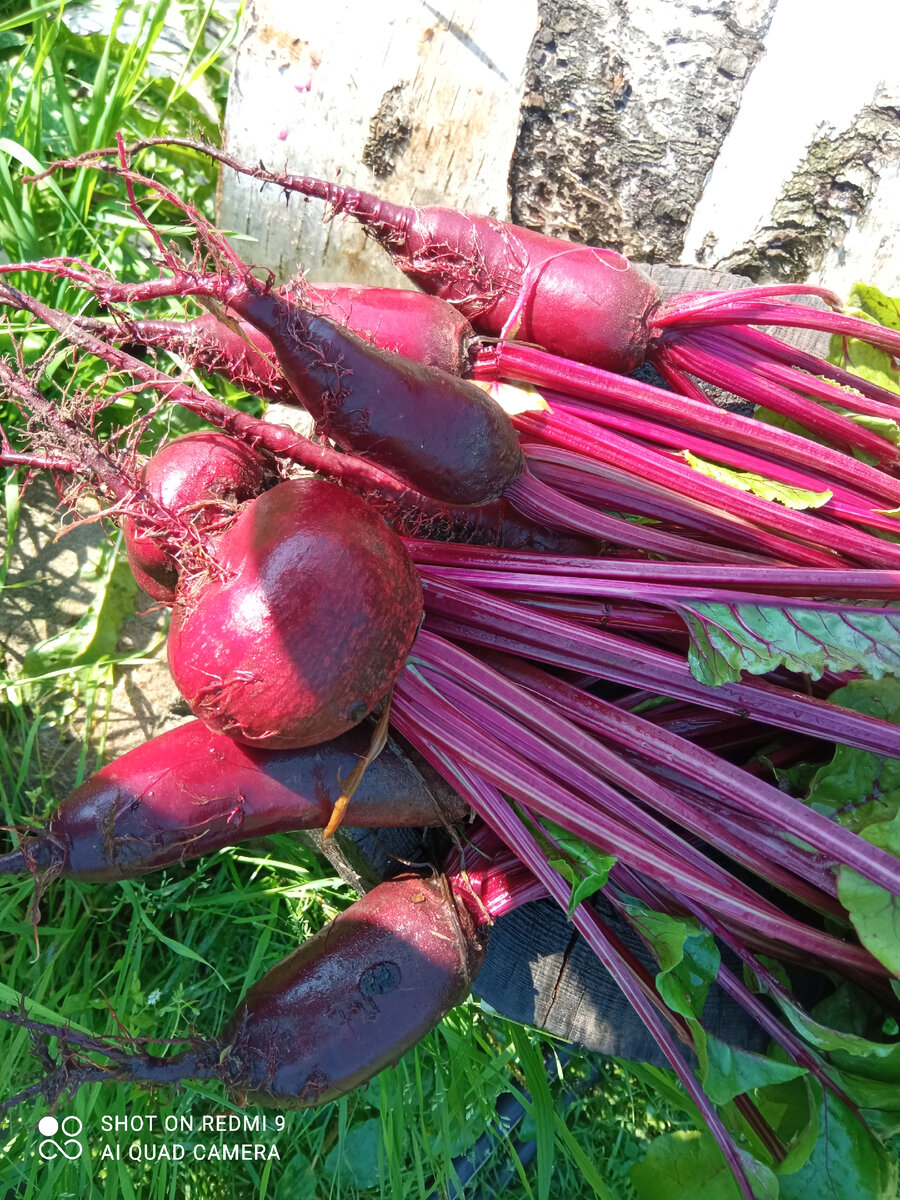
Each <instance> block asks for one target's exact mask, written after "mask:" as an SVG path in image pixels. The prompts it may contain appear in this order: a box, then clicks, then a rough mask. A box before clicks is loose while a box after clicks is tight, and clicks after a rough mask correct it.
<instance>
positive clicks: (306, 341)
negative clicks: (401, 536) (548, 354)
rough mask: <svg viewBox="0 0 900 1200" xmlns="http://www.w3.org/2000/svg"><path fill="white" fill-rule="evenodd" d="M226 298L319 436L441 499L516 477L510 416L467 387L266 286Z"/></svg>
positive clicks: (487, 490)
mask: <svg viewBox="0 0 900 1200" xmlns="http://www.w3.org/2000/svg"><path fill="white" fill-rule="evenodd" d="M197 286H198V288H199V289H200V290H204V291H205V290H208V284H207V283H206V282H202V281H200V280H198V281H197ZM193 288H194V284H193V283H192V284H190V285H183V286H181V289H180V290H181V291H182V294H185V295H187V294H190V291H191V290H192V289H193ZM219 289H220V290H221V291H223V293H224V290H225V289H223V288H222V285H221V284H219ZM227 302H228V306H229V308H230V309H231V310H232V311H233V312H235V313H236V314H237V315H238V316H239V317H242V318H243V319H244V320H245V321H248V322H249V323H250V324H251V325H253V326H254V328H256V329H257V330H259V332H260V333H264V334H265V335H266V337H267V338H268V339H269V340H270V341H271V343H272V345H273V347H274V349H275V352H276V354H277V355H278V361H279V363H280V365H281V369H282V371H283V372H284V374H285V377H286V379H287V380H288V382H289V383H290V385H291V387H292V388H293V389H294V391H295V392H296V393H297V396H298V398H299V399H300V401H301V403H302V404H303V405H304V406H305V407H306V408H307V409H308V410H309V412H310V413H311V414H312V416H313V417H314V418H315V421H316V425H317V427H318V429H319V431H320V433H322V434H323V435H324V436H325V437H328V438H330V439H331V440H332V441H334V442H335V443H336V444H337V445H338V446H340V447H341V448H342V449H344V450H346V451H348V452H349V453H352V454H359V455H362V456H364V457H367V458H371V459H372V460H373V461H374V462H377V463H378V464H379V465H380V466H382V467H384V468H385V469H386V470H388V471H391V472H393V473H394V474H396V475H399V476H400V478H402V479H405V480H408V481H409V482H410V483H412V484H413V486H414V487H416V488H418V489H419V490H420V491H422V492H424V493H425V494H426V495H428V496H431V497H433V498H434V499H435V500H440V501H443V502H444V503H446V504H485V503H487V501H489V500H493V499H494V498H495V497H497V496H499V495H500V493H501V492H502V491H503V489H504V488H505V487H506V486H507V485H508V484H510V483H512V481H513V480H514V479H515V478H516V477H517V476H518V475H519V474H520V473H521V471H522V468H523V466H524V459H523V456H522V451H521V449H520V447H519V442H518V438H517V436H516V432H515V430H514V428H513V426H512V424H511V422H510V420H509V417H508V416H507V415H506V413H505V412H504V411H503V409H502V408H501V407H500V405H499V404H497V403H496V401H494V400H493V399H491V398H490V397H489V396H487V395H486V394H485V393H484V392H483V391H482V390H481V389H480V388H478V387H476V386H475V385H474V384H473V383H469V382H468V381H467V380H464V379H460V378H459V377H458V376H456V375H450V374H449V373H448V372H446V371H441V370H439V369H437V368H436V367H427V366H423V365H421V364H420V363H415V362H413V361H412V360H411V359H406V358H404V357H402V355H398V354H392V353H391V352H390V351H387V350H379V349H378V347H377V346H373V345H371V344H370V343H368V342H366V341H364V340H363V339H362V338H360V337H357V336H356V334H354V333H351V332H350V331H349V330H346V329H343V328H341V326H339V325H337V324H335V322H333V321H329V320H328V319H327V318H325V317H320V316H318V315H317V314H315V313H313V312H310V311H307V310H306V309H304V308H301V307H299V306H298V305H297V304H295V303H292V302H289V301H287V300H285V299H283V298H282V297H279V296H278V295H276V294H275V293H274V292H271V291H268V292H264V291H262V290H261V289H259V288H257V289H249V288H246V287H241V286H234V285H231V286H229V287H228V288H227Z"/></svg>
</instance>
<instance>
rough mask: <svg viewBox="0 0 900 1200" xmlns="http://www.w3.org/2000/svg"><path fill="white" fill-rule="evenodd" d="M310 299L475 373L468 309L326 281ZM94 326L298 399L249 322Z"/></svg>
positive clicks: (383, 339)
mask: <svg viewBox="0 0 900 1200" xmlns="http://www.w3.org/2000/svg"><path fill="white" fill-rule="evenodd" d="M288 294H291V293H290V292H288ZM305 300H306V302H308V303H309V305H310V307H312V308H314V309H316V310H317V311H318V312H319V313H320V314H321V315H322V316H323V317H328V319H329V320H331V321H335V322H336V323H337V324H338V325H341V326H343V327H344V328H345V329H349V330H351V331H352V332H353V333H357V334H359V336H360V337H362V338H363V339H365V340H366V341H368V342H371V343H372V345H374V346H378V347H379V348H380V349H382V350H390V351H392V352H393V353H395V354H402V355H403V357H404V358H410V359H412V360H413V362H417V363H422V364H423V365H424V366H428V367H438V368H439V369H440V370H442V371H447V372H448V373H449V374H451V375H467V374H470V373H471V367H472V363H471V355H472V351H473V350H474V349H475V348H476V346H477V343H478V338H477V335H476V334H475V331H474V330H473V328H472V326H471V325H470V324H469V322H468V321H467V320H466V319H465V317H464V316H463V315H462V313H460V312H459V311H458V310H457V309H455V308H453V306H452V305H450V304H445V303H444V302H443V300H439V299H438V298H437V297H436V296H427V295H425V294H424V293H423V292H411V291H404V290H402V289H400V288H376V287H362V286H353V285H350V284H342V283H319V284H316V286H315V287H314V288H312V287H310V288H309V289H307V291H306V292H305ZM95 331H96V332H97V334H98V335H99V336H103V337H109V338H114V339H115V340H116V341H119V342H123V341H128V342H131V341H136V342H138V343H139V344H141V345H143V346H158V347H160V348H162V349H164V350H171V351H173V352H174V353H176V354H181V355H183V356H184V357H185V358H187V359H188V360H189V361H190V362H192V363H195V364H198V365H200V366H202V367H204V368H205V369H206V370H208V371H212V372H213V373H214V374H219V375H224V376H225V378H227V379H230V380H231V381H232V382H233V383H236V384H237V385H238V386H239V387H243V388H245V389H246V390H247V391H248V392H252V393H253V394H254V395H257V396H264V397H265V398H266V399H267V400H275V401H278V402H279V403H281V404H296V403H297V396H296V394H295V393H294V391H293V389H292V388H291V387H290V386H289V384H287V383H286V381H285V378H284V375H283V374H282V371H281V368H280V367H279V365H278V359H277V356H276V354H275V351H274V349H273V348H272V343H271V342H270V341H269V339H268V338H267V337H266V335H265V334H264V333H260V332H259V330H257V329H254V327H253V326H252V325H249V324H248V323H247V322H246V321H235V322H229V321H223V320H220V319H219V317H217V316H216V315H215V314H214V313H210V312H206V313H203V314H202V315H201V316H199V317H194V318H192V319H191V320H189V321H188V320H183V319H179V318H177V317H170V318H168V319H164V320H145V321H131V322H128V324H127V325H124V326H119V325H111V324H105V323H101V322H98V323H97V326H96V330H95Z"/></svg>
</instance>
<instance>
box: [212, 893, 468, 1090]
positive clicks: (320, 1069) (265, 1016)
mask: <svg viewBox="0 0 900 1200" xmlns="http://www.w3.org/2000/svg"><path fill="white" fill-rule="evenodd" d="M486 944H487V938H486V936H485V933H484V931H483V929H479V928H478V927H477V925H476V922H475V919H473V916H472V914H471V913H470V912H469V911H468V909H467V908H466V906H465V905H464V904H462V903H461V902H460V901H459V900H458V899H455V898H454V897H453V896H452V895H451V893H450V890H449V887H448V886H447V885H446V883H442V881H441V880H440V879H420V878H418V877H416V876H413V875H409V876H403V877H401V878H398V879H392V880H390V881H389V882H388V883H382V884H380V885H379V886H378V887H376V888H374V889H373V890H372V891H371V892H369V893H368V894H367V895H365V896H363V897H362V898H361V899H359V900H357V901H356V903H355V904H353V905H351V906H350V908H348V909H345V911H344V912H342V913H341V914H340V915H339V916H338V917H336V918H335V919H334V920H333V921H332V922H331V923H330V924H329V925H326V926H325V928H324V929H322V930H320V931H319V933H317V934H316V935H315V937H313V938H310V940H309V941H307V942H304V943H303V945H302V946H300V947H299V949H297V950H295V951H294V953H293V954H291V955H289V956H288V957H287V958H286V959H284V961H283V962H280V963H279V964H278V966H276V967H274V968H273V969H272V970H271V971H269V972H268V974H266V975H264V976H263V977H262V979H260V980H259V982H258V983H256V984H254V986H253V987H252V988H251V989H250V991H249V992H248V993H247V995H246V996H245V997H244V1000H243V1002H242V1003H241V1005H240V1007H239V1009H238V1011H237V1013H236V1014H235V1016H234V1018H233V1019H232V1021H231V1022H230V1024H229V1025H228V1028H227V1029H226V1030H225V1033H224V1035H223V1040H224V1043H225V1047H226V1054H225V1055H224V1057H223V1060H222V1066H223V1070H224V1071H225V1072H227V1075H226V1082H227V1084H228V1087H229V1089H230V1090H231V1091H232V1092H234V1093H237V1095H238V1097H239V1098H240V1101H241V1103H243V1104H262V1105H266V1106H275V1107H278V1108H309V1107H312V1106H314V1105H317V1104H324V1103H326V1102H327V1101H329V1100H334V1099H337V1097H339V1096H343V1095H346V1093H347V1092H350V1091H352V1090H353V1089H354V1088H356V1087H359V1086H360V1084H362V1083H365V1082H366V1080H368V1079H371V1077H372V1076H373V1075H375V1074H376V1073H377V1072H378V1071H381V1070H383V1069H384V1068H385V1067H389V1066H392V1065H393V1064H394V1063H395V1062H397V1061H398V1060H399V1059H400V1058H402V1056H403V1055H404V1054H405V1053H406V1051H407V1050H409V1049H411V1048H412V1047H413V1046H414V1045H415V1044H416V1042H418V1041H419V1039H420V1038H422V1037H423V1036H424V1035H425V1034H426V1033H427V1032H428V1030H429V1029H431V1028H433V1027H434V1026H435V1025H436V1024H437V1023H438V1021H440V1020H441V1018H442V1017H443V1016H444V1015H445V1014H446V1013H447V1012H449V1011H450V1009H451V1008H453V1007H454V1005H456V1004H459V1003H460V1002H461V1001H462V1000H464V999H465V997H466V996H467V995H468V994H469V992H470V990H471V987H472V981H473V980H474V978H475V976H476V975H477V973H478V970H479V968H480V966H481V964H482V962H483V960H484V952H485V949H486Z"/></svg>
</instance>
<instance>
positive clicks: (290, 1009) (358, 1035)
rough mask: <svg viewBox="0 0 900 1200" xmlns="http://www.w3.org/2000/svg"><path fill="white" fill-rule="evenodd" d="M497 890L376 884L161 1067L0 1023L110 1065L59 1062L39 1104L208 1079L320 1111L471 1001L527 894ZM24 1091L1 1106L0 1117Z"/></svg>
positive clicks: (239, 1095)
mask: <svg viewBox="0 0 900 1200" xmlns="http://www.w3.org/2000/svg"><path fill="white" fill-rule="evenodd" d="M506 862H507V864H508V865H509V863H510V860H509V857H508V856H507V857H506ZM497 882H500V883H501V886H500V887H499V888H497V887H492V884H491V880H490V879H489V878H488V879H485V880H484V881H483V884H482V885H481V886H479V888H478V891H480V892H481V894H482V895H483V896H484V899H481V898H480V897H479V896H478V894H477V891H475V890H473V889H472V888H471V887H470V886H469V885H468V883H467V881H465V880H464V879H462V878H460V877H459V876H456V877H455V878H454V879H453V880H451V881H448V880H447V879H446V877H445V876H440V877H436V878H425V879H423V878H420V877H419V876H416V875H403V876H399V877H398V878H396V879H391V880H389V881H388V882H386V883H382V884H379V885H378V887H376V888H373V890H372V891H371V892H369V893H368V894H367V895H365V896H363V897H362V898H361V899H359V900H357V901H356V903H355V904H352V905H351V906H350V907H349V908H348V909H345V911H344V912H342V913H341V914H340V915H339V916H337V917H335V919H334V920H333V921H331V922H330V923H329V924H328V925H326V926H325V928H324V929H321V930H320V931H319V932H318V933H317V934H316V935H315V937H313V938H310V940H309V941H307V942H305V943H304V944H303V945H302V946H300V948H299V949H298V950H295V951H294V953H293V954H290V955H289V956H288V957H287V958H286V959H284V960H283V961H282V962H280V963H279V964H278V965H277V966H275V967H273V968H272V970H271V971H269V972H268V973H267V974H266V975H264V976H263V978H262V979H260V980H259V982H258V983H256V984H255V985H254V986H253V987H252V988H251V989H250V991H249V992H248V993H247V995H246V996H245V997H244V999H243V1001H242V1003H241V1004H240V1006H239V1007H238V1009H237V1012H236V1013H235V1015H234V1017H233V1018H232V1020H231V1021H230V1022H229V1024H228V1026H227V1027H226V1029H225V1030H224V1032H223V1033H222V1035H221V1036H220V1037H218V1038H195V1039H191V1041H190V1043H189V1047H188V1048H187V1049H186V1050H185V1051H184V1052H183V1053H181V1054H178V1055H173V1056H170V1057H168V1058H159V1057H157V1056H155V1055H152V1054H147V1053H144V1052H135V1053H127V1052H123V1050H122V1048H121V1046H120V1045H118V1044H113V1043H112V1042H111V1040H110V1039H103V1038H91V1037H86V1036H84V1035H82V1034H75V1033H73V1032H72V1031H71V1030H69V1029H65V1028H63V1027H61V1026H51V1025H47V1024H46V1023H44V1022H39V1021H32V1020H30V1019H29V1018H28V1017H25V1016H23V1015H22V1013H20V1012H0V1020H5V1021H9V1022H11V1023H13V1024H16V1025H24V1026H26V1027H28V1028H30V1029H31V1030H32V1031H33V1032H34V1033H41V1034H48V1033H49V1034H51V1035H52V1036H54V1037H58V1038H59V1044H60V1046H63V1047H67V1048H69V1050H70V1051H71V1047H72V1046H73V1044H74V1045H75V1046H77V1047H78V1048H79V1049H86V1050H90V1051H92V1052H95V1053H97V1054H102V1055H105V1056H107V1057H108V1058H110V1059H111V1060H112V1062H111V1063H109V1064H107V1065H106V1066H104V1067H97V1066H96V1064H95V1063H93V1062H90V1063H85V1064H84V1065H80V1066H77V1067H75V1066H74V1064H73V1060H72V1056H71V1053H70V1054H69V1057H68V1058H67V1059H66V1061H64V1063H63V1064H62V1066H61V1067H60V1068H59V1069H58V1070H57V1071H54V1072H53V1073H52V1074H51V1075H50V1076H48V1077H47V1078H46V1079H45V1081H44V1084H43V1087H44V1088H45V1089H46V1090H47V1092H48V1093H49V1094H53V1093H57V1094H59V1093H58V1092H57V1089H59V1092H61V1091H62V1090H63V1089H66V1090H68V1091H69V1092H70V1093H73V1092H74V1091H76V1090H77V1089H78V1087H80V1086H81V1084H83V1083H87V1082H92V1081H95V1080H103V1081H105V1082H107V1083H109V1082H125V1081H132V1082H141V1083H151V1084H172V1083H178V1082H180V1081H182V1080H186V1079H218V1080H220V1081H221V1082H222V1083H224V1084H225V1086H226V1088H227V1089H228V1091H229V1092H230V1093H231V1095H232V1097H233V1098H234V1100H235V1101H236V1102H237V1103H238V1104H241V1105H250V1104H261V1105H266V1106H272V1107H277V1108H310V1107H313V1106H314V1105H317V1104H325V1103H327V1101H329V1100H333V1099H335V1098H337V1097H338V1096H343V1095H345V1094H346V1093H347V1092H350V1091H352V1090H353V1089H354V1088H356V1087H359V1086H360V1085H361V1084H363V1083H365V1082H366V1081H367V1080H369V1079H371V1077H372V1076H373V1075H375V1074H376V1073H377V1072H378V1071H381V1070H383V1069H384V1068H385V1067H389V1066H392V1065H393V1064H394V1063H395V1062H397V1061H398V1059H400V1058H401V1057H402V1056H403V1055H404V1054H405V1053H406V1051H407V1050H409V1049H411V1048H412V1047H413V1046H414V1045H415V1044H416V1042H417V1041H418V1040H419V1039H420V1038H421V1037H423V1036H424V1035H425V1034H426V1033H427V1032H428V1030H429V1029H432V1028H433V1027H434V1026H435V1025H436V1024H437V1023H438V1022H439V1021H440V1020H441V1019H442V1018H443V1017H444V1016H445V1015H446V1014H447V1013H448V1012H449V1011H450V1009H451V1008H453V1006H454V1005H456V1004H459V1003H460V1002H461V1001H462V1000H464V999H465V997H466V996H467V995H468V994H469V991H470V990H471V987H472V982H473V980H474V979H475V976H476V975H477V973H478V971H479V969H480V968H481V965H482V963H483V961H484V954H485V950H486V946H487V934H486V928H485V927H486V925H487V923H488V921H489V920H490V915H489V912H490V911H493V910H496V911H498V912H501V911H504V910H506V909H508V908H510V907H514V906H515V904H516V903H520V902H522V901H524V900H526V899H529V898H531V897H532V896H533V895H534V894H535V893H536V889H535V883H534V881H533V880H531V879H530V877H529V876H528V873H527V872H524V873H523V872H522V871H520V870H516V867H515V865H512V866H511V868H510V877H509V883H510V884H511V887H509V888H504V887H503V886H502V880H499V881H497ZM451 883H452V884H454V885H459V886H458V887H456V886H454V887H451ZM538 890H539V889H538ZM492 893H493V894H492ZM512 893H516V894H515V895H513V894H512ZM488 905H490V906H491V907H490V909H489V907H488ZM45 1061H46V1059H45ZM32 1094H33V1092H32V1091H31V1090H29V1091H28V1092H26V1093H23V1094H21V1095H20V1096H14V1097H12V1098H11V1099H9V1100H6V1101H4V1102H3V1103H2V1104H0V1113H3V1112H6V1111H7V1110H8V1109H9V1108H11V1107H13V1106H14V1105H15V1104H17V1103H19V1102H20V1101H21V1100H23V1099H25V1097H26V1096H29V1095H32Z"/></svg>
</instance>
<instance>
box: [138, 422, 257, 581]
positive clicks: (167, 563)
mask: <svg viewBox="0 0 900 1200" xmlns="http://www.w3.org/2000/svg"><path fill="white" fill-rule="evenodd" d="M275 480H276V476H275V474H274V471H273V469H272V468H271V467H270V466H269V464H268V463H267V462H266V461H265V460H264V459H263V458H262V457H261V455H259V454H257V453H256V451H255V450H253V449H251V448H250V447H249V446H247V445H246V444H245V443H244V442H241V441H238V439H237V438H233V437H228V435H227V434H224V433H213V432H200V433H188V434H185V435H184V437H180V438H175V440H174V441H171V442H168V443H167V444H166V445H165V446H163V447H162V449H161V450H159V451H158V452H157V453H156V454H154V455H153V457H152V458H150V459H148V460H147V462H146V464H145V465H144V469H143V471H142V472H141V482H142V483H143V485H144V487H145V489H146V490H147V492H149V494H150V496H151V497H152V498H153V499H154V500H156V501H158V503H160V504H161V505H162V506H163V507H164V508H166V509H168V511H169V512H172V513H175V514H177V515H179V516H182V517H185V516H186V517H188V518H189V519H190V520H191V522H192V523H193V524H194V525H196V526H197V528H198V529H203V530H206V531H208V532H210V531H212V530H213V529H214V528H215V526H216V524H217V523H218V522H221V521H222V520H223V518H227V517H228V516H229V515H231V514H233V512H234V511H235V508H236V506H237V505H239V504H242V503H243V502H244V501H246V500H252V499H253V497H254V496H258V495H259V494H260V492H262V491H264V490H265V489H266V488H267V487H270V486H271V485H272V484H273V483H274V482H275ZM122 532H123V533H124V535H125V549H126V551H127V553H128V562H129V565H130V566H131V571H132V574H133V575H134V577H135V579H136V580H137V582H138V583H139V584H140V586H141V587H142V588H143V589H144V591H145V592H146V593H147V594H148V595H149V596H152V597H153V599H154V600H162V601H166V602H169V603H171V601H172V600H174V599H175V587H176V584H177V583H178V564H177V562H176V561H175V559H174V558H173V557H172V554H171V553H170V551H169V549H168V547H167V546H166V545H165V544H164V543H163V541H162V539H160V538H159V537H158V536H155V535H154V531H153V529H152V528H146V527H145V528H143V529H142V528H141V527H140V526H139V525H138V524H137V523H136V522H135V521H134V520H133V519H132V518H131V517H126V518H125V519H124V521H123V522H122Z"/></svg>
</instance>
